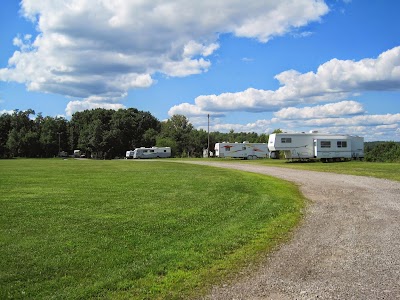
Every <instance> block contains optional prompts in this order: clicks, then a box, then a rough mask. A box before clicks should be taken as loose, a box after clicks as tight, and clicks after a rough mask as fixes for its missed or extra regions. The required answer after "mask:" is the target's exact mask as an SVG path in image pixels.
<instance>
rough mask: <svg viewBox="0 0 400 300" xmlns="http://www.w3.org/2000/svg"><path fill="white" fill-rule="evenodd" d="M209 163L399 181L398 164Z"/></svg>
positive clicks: (280, 160) (362, 162)
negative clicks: (250, 165)
mask: <svg viewBox="0 0 400 300" xmlns="http://www.w3.org/2000/svg"><path fill="white" fill-rule="evenodd" d="M210 160H211V161H217V160H218V161H222V162H237V163H246V164H261V165H265V166H271V167H284V168H292V169H302V170H310V171H319V172H332V173H339V174H349V175H358V176H370V177H376V178H384V179H390V180H396V181H400V163H378V162H365V161H346V162H334V163H322V162H320V161H315V162H288V161H286V160H285V159H257V160H239V159H223V158H222V159H218V158H217V159H215V158H212V159H210Z"/></svg>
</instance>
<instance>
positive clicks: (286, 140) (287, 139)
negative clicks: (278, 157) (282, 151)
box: [281, 138, 292, 144]
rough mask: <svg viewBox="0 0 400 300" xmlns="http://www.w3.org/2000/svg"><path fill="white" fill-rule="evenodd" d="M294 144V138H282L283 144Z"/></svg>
mask: <svg viewBox="0 0 400 300" xmlns="http://www.w3.org/2000/svg"><path fill="white" fill-rule="evenodd" d="M291 142H292V138H281V143H282V144H284V143H286V144H289V143H291Z"/></svg>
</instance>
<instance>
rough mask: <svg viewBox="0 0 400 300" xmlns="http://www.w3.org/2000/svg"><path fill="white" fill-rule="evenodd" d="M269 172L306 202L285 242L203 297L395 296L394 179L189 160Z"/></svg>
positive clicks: (398, 242) (399, 287)
mask: <svg viewBox="0 0 400 300" xmlns="http://www.w3.org/2000/svg"><path fill="white" fill-rule="evenodd" d="M191 163H198V164H207V165H212V166H217V167H223V168H232V169H238V170H243V171H249V172H256V173H261V174H266V175H272V176H275V177H279V178H282V179H285V180H288V181H291V182H294V183H296V184H298V185H299V186H300V189H301V191H302V193H303V194H304V195H305V197H307V198H308V199H309V200H310V203H309V205H308V207H307V209H306V213H305V218H304V221H303V222H302V225H301V226H299V227H298V228H297V229H296V231H295V233H294V235H293V238H292V239H291V240H290V241H289V242H288V243H287V244H285V245H282V246H281V247H280V248H279V249H278V250H277V251H275V252H274V253H273V254H271V255H270V256H269V257H268V258H267V259H266V260H265V262H264V263H262V265H261V266H253V267H251V268H249V270H247V271H245V272H244V274H241V275H238V277H237V278H236V279H235V280H233V282H231V283H228V284H224V285H222V286H217V287H214V288H213V290H212V292H211V293H210V294H209V295H207V296H206V297H205V298H204V299H253V300H261V299H273V300H286V299H363V300H364V299H400V182H394V181H390V180H384V179H376V178H370V177H361V176H352V175H339V174H333V173H322V172H313V171H303V170H292V169H286V168H276V167H266V166H257V165H246V164H236V163H218V162H191Z"/></svg>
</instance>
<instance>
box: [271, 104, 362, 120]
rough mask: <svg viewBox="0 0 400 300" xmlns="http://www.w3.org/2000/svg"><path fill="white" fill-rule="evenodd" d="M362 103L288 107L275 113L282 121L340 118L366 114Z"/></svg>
mask: <svg viewBox="0 0 400 300" xmlns="http://www.w3.org/2000/svg"><path fill="white" fill-rule="evenodd" d="M364 112H365V110H364V108H363V106H362V104H361V103H359V102H356V101H341V102H337V103H329V104H325V105H318V106H314V107H303V108H296V107H288V108H283V109H281V110H279V111H277V112H275V113H274V115H275V116H276V117H278V118H280V119H312V118H313V119H320V118H327V117H338V116H343V115H355V114H361V113H364Z"/></svg>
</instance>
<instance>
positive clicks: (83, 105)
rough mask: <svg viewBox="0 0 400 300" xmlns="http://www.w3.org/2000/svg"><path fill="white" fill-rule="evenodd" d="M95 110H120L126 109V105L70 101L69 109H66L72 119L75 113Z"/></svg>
mask: <svg viewBox="0 0 400 300" xmlns="http://www.w3.org/2000/svg"><path fill="white" fill-rule="evenodd" d="M95 108H105V109H115V110H117V109H120V108H126V107H125V106H124V105H122V104H120V103H107V102H95V101H90V100H86V101H79V100H75V101H70V102H69V103H68V104H67V108H66V109H65V113H66V115H67V116H68V117H71V116H72V115H73V114H74V113H75V112H78V111H83V110H86V109H95Z"/></svg>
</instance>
